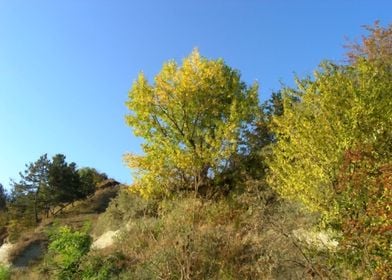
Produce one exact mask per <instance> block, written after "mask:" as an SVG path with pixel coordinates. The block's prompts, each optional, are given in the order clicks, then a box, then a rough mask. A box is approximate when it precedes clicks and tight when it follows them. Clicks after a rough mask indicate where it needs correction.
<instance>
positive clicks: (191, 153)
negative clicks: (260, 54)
mask: <svg viewBox="0 0 392 280" xmlns="http://www.w3.org/2000/svg"><path fill="white" fill-rule="evenodd" d="M126 105H127V107H128V109H129V110H130V113H129V114H128V115H127V116H126V121H127V124H128V125H129V126H131V127H132V128H133V131H134V134H135V135H136V136H139V137H142V138H144V140H145V141H144V143H143V145H142V148H143V152H144V153H143V154H142V155H135V154H127V155H126V156H125V161H126V163H127V164H128V165H129V167H130V168H131V169H133V170H134V171H135V178H134V188H133V189H134V190H137V191H138V192H140V193H141V194H142V195H143V196H145V197H150V196H157V195H158V196H159V195H170V194H172V193H173V192H179V191H184V190H192V191H195V192H196V193H197V192H198V191H200V189H201V188H202V187H203V188H209V187H211V181H212V180H213V179H214V177H216V176H218V175H219V174H220V173H221V172H223V171H224V170H225V168H228V165H229V164H230V159H231V158H232V157H233V156H234V155H235V154H236V153H237V152H238V150H239V146H240V142H241V141H240V140H241V135H242V132H243V131H244V130H245V129H248V128H249V125H250V123H251V121H252V120H253V119H254V117H255V115H256V114H257V112H258V109H259V106H258V86H257V84H254V85H252V86H250V87H248V86H247V85H246V84H245V83H244V82H242V81H241V79H240V74H239V72H238V71H236V70H234V69H232V68H230V67H229V66H227V65H226V64H225V63H224V61H223V60H222V59H218V60H209V59H207V58H205V57H202V56H201V55H200V54H199V52H198V51H197V50H194V51H193V52H192V53H191V54H190V56H188V57H187V58H185V59H184V60H183V63H182V65H178V64H177V63H176V62H175V61H169V62H167V63H165V64H164V65H163V67H162V70H161V72H160V73H159V74H158V75H156V77H155V79H154V82H153V83H149V82H148V80H147V78H146V77H145V75H144V74H140V75H139V77H138V78H137V80H136V81H135V82H134V84H133V86H132V88H131V90H130V92H129V99H128V101H127V103H126Z"/></svg>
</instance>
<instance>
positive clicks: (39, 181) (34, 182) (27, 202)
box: [11, 154, 50, 223]
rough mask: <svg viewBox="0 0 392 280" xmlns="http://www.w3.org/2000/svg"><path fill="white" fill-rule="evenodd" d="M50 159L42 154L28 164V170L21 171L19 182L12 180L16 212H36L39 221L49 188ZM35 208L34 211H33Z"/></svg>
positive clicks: (13, 202)
mask: <svg viewBox="0 0 392 280" xmlns="http://www.w3.org/2000/svg"><path fill="white" fill-rule="evenodd" d="M49 165H50V160H49V159H48V157H47V155H46V154H44V155H42V156H41V157H40V158H39V159H38V160H37V161H36V162H34V163H30V164H28V165H26V170H25V171H24V172H23V173H19V175H20V177H21V179H20V181H19V182H12V187H13V190H12V195H11V196H12V206H13V208H14V209H15V210H16V212H18V211H20V212H21V213H19V214H22V213H31V212H33V213H34V220H35V222H36V223H38V222H39V213H40V211H41V210H42V209H43V207H44V204H45V201H46V199H47V198H46V197H45V193H46V191H45V190H46V189H47V188H48V184H49V183H48V170H49ZM31 210H33V211H31ZM19 214H18V215H19Z"/></svg>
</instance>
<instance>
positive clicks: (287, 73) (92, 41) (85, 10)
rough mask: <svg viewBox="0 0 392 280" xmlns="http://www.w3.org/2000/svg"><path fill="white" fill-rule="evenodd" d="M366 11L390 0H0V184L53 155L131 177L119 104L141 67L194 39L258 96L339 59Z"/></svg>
mask: <svg viewBox="0 0 392 280" xmlns="http://www.w3.org/2000/svg"><path fill="white" fill-rule="evenodd" d="M376 19H380V20H381V24H382V25H386V24H388V23H390V22H391V19H392V1H390V0H385V1H382V0H381V1H377V0H368V1H366V0H330V1H321V0H320V1H315V0H308V1H301V0H296V1H290V0H286V1H283V0H281V1H278V0H257V1H256V0H187V1H185V0H176V1H171V0H168V1H163V0H162V1H159V0H156V1H151V0H150V1H147V0H145V1H136V0H135V1H132V0H129V1H125V0H124V1H103V0H67V1H60V0H57V1H56V0H46V1H43V0H25V1H21V0H0V182H1V183H3V185H5V186H8V183H9V178H14V179H18V172H19V171H22V170H24V165H25V163H28V162H32V161H35V160H36V159H38V157H39V156H40V155H42V154H44V153H48V154H49V155H50V156H52V155H54V154H56V153H63V154H65V155H66V156H67V160H69V161H75V162H76V163H77V164H78V166H91V167H95V168H97V169H99V170H101V171H103V172H106V173H107V174H108V175H109V176H112V177H114V178H115V179H117V180H120V181H122V182H128V183H129V182H131V175H130V171H129V170H128V169H127V168H126V167H125V166H124V165H123V163H122V155H123V154H124V153H125V152H127V151H133V152H137V151H139V144H140V140H137V139H135V138H134V137H133V136H132V133H131V129H130V128H129V127H127V126H126V125H125V123H124V115H125V114H126V108H125V106H124V102H125V101H126V99H127V92H128V90H129V88H130V86H131V84H132V82H133V80H134V79H135V78H136V76H137V73H138V72H139V71H140V70H143V71H144V72H145V73H146V74H147V76H149V77H150V78H151V77H153V76H154V75H155V74H156V73H157V72H158V71H159V69H160V67H161V66H162V63H163V62H164V61H166V60H168V59H172V58H173V59H176V60H179V61H180V60H181V59H182V58H183V57H185V56H187V55H188V54H189V53H190V52H191V50H192V49H193V48H194V47H198V48H199V49H200V52H201V53H202V55H204V56H206V57H209V58H218V57H222V58H224V59H225V61H226V63H227V64H229V65H230V66H232V67H234V68H237V69H239V70H240V71H241V73H242V76H243V79H244V80H245V81H246V82H248V83H251V82H253V81H254V80H258V81H259V82H260V84H261V91H260V98H261V99H266V98H267V97H268V96H269V95H270V94H271V91H272V90H274V89H275V90H276V89H278V88H279V87H280V81H283V82H285V83H287V84H292V80H293V73H294V72H295V73H297V74H299V75H300V76H303V75H306V74H311V72H312V70H313V69H315V67H316V66H317V65H318V63H319V62H320V61H321V60H322V59H333V60H341V59H343V54H344V52H345V50H344V49H343V48H342V45H343V44H345V42H346V41H345V38H346V37H348V38H350V39H359V38H360V36H361V34H363V33H364V30H363V29H362V28H361V26H362V25H364V24H371V23H373V22H374V21H375V20H376Z"/></svg>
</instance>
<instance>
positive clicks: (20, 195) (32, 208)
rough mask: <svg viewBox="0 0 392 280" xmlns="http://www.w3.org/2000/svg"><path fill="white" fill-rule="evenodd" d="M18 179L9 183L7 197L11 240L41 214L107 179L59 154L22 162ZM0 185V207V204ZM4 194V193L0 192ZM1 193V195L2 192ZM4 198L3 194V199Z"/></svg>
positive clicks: (65, 203)
mask: <svg viewBox="0 0 392 280" xmlns="http://www.w3.org/2000/svg"><path fill="white" fill-rule="evenodd" d="M20 177H21V179H20V181H19V182H12V187H13V189H12V194H11V197H10V198H9V201H10V202H9V205H8V210H9V211H8V216H9V220H10V223H9V232H10V235H11V236H12V239H13V240H15V239H17V238H18V235H19V233H21V232H22V231H23V229H25V228H29V227H32V226H34V225H35V224H37V223H38V222H39V221H40V219H41V217H42V215H43V214H45V215H46V216H47V217H48V216H49V214H50V213H51V214H52V215H56V214H57V212H58V209H57V212H55V208H58V207H59V206H60V210H61V209H62V208H63V207H64V206H65V205H67V204H69V203H72V202H74V201H75V200H77V199H83V198H85V197H86V196H88V195H90V194H91V193H93V192H94V191H95V187H96V185H97V184H98V183H100V182H102V181H103V180H105V179H107V176H106V175H105V174H102V173H99V172H98V171H96V170H95V169H93V168H83V169H80V170H77V167H76V163H74V162H71V163H67V162H66V157H65V156H64V155H62V154H57V155H55V156H53V158H52V159H51V160H50V159H48V157H47V155H46V154H45V155H43V156H41V157H40V158H39V159H38V160H37V161H36V162H34V163H30V164H28V165H26V170H25V171H24V172H23V173H21V174H20ZM1 194H2V192H1V188H0V206H1V201H2V200H1V199H2V197H4V196H2V195H1ZM3 194H4V193H3ZM4 195H5V194H4ZM6 198H7V197H5V199H6Z"/></svg>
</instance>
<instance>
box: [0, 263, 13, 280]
mask: <svg viewBox="0 0 392 280" xmlns="http://www.w3.org/2000/svg"><path fill="white" fill-rule="evenodd" d="M10 278H11V270H10V269H9V267H7V266H5V265H0V280H8V279H10Z"/></svg>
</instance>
